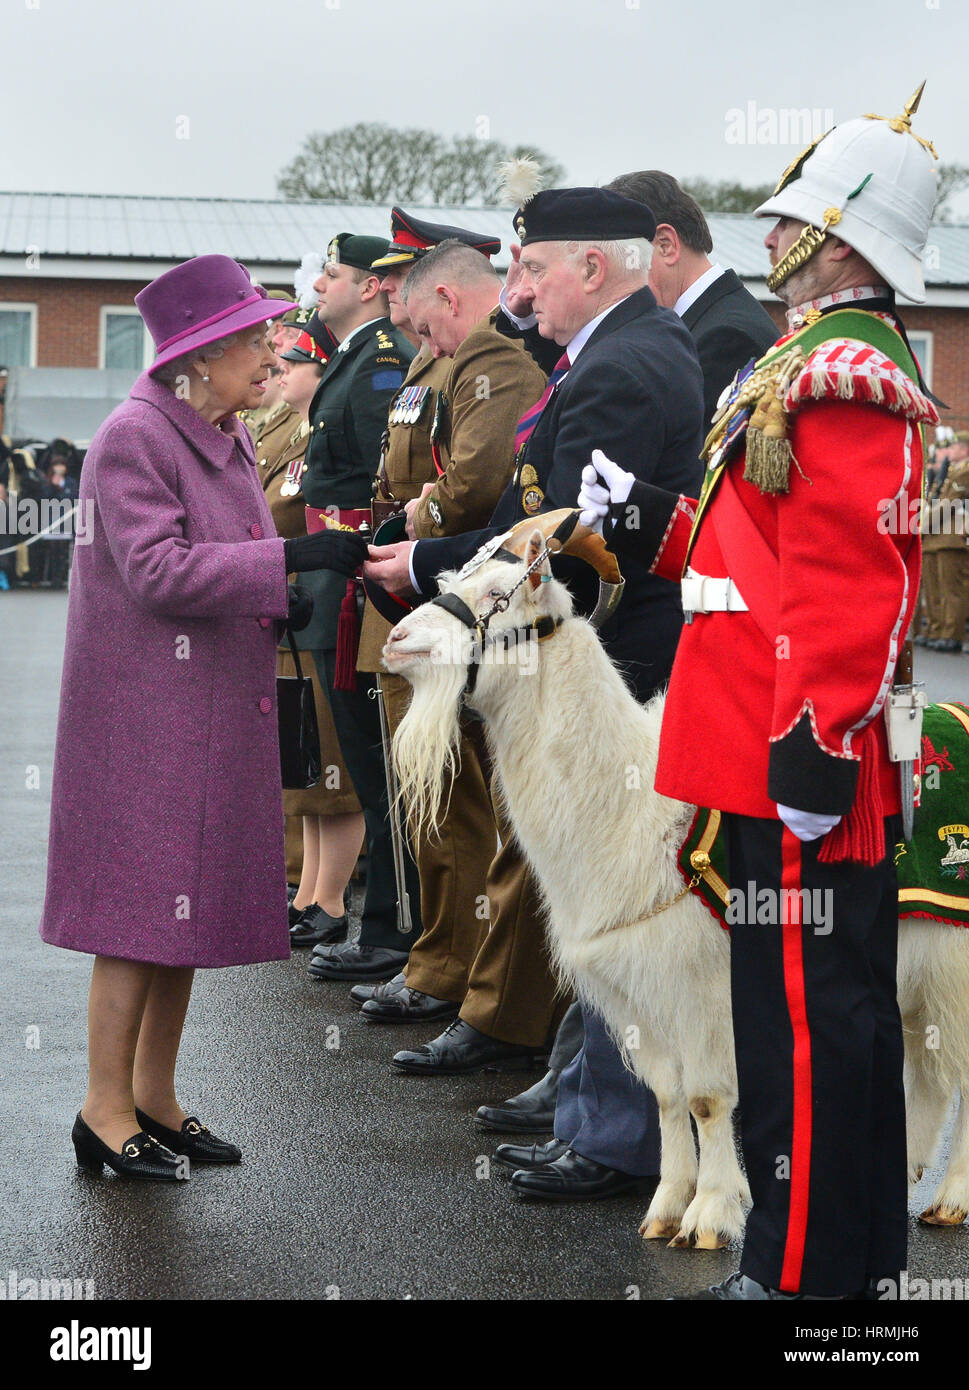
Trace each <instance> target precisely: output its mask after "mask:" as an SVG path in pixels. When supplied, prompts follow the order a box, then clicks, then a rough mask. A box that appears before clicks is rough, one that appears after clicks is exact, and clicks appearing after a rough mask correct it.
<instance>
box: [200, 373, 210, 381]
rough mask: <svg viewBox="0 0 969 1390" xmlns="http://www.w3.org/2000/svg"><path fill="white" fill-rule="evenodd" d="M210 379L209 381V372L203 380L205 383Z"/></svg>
mask: <svg viewBox="0 0 969 1390" xmlns="http://www.w3.org/2000/svg"><path fill="white" fill-rule="evenodd" d="M208 379H209V374H208V372H206V373H205V376H204V377H203V378H202V380H203V381H208Z"/></svg>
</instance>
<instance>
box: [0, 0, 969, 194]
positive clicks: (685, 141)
mask: <svg viewBox="0 0 969 1390" xmlns="http://www.w3.org/2000/svg"><path fill="white" fill-rule="evenodd" d="M967 52H969V4H967V0H880V3H879V5H878V6H877V8H868V7H865V8H864V9H863V8H861V7H859V6H858V5H857V4H854V5H851V4H849V3H847V0H810V3H809V4H806V5H792V4H790V3H783V4H777V5H775V6H773V7H771V6H769V5H767V4H766V3H761V0H735V3H733V4H729V3H719V2H718V0H679V3H674V4H672V5H670V4H665V3H664V4H659V3H657V2H656V0H485V3H484V4H480V5H475V6H472V5H470V4H468V3H467V0H262V2H260V0H231V3H230V0H225V3H216V0H162V3H158V4H150V3H146V2H145V0H2V3H0V55H2V70H0V71H2V77H0V83H2V88H0V90H2V92H3V105H4V113H5V120H4V127H5V130H4V135H3V139H2V144H0V150H2V154H0V169H2V171H3V172H2V175H0V187H2V188H3V189H5V190H14V189H16V190H27V191H34V190H36V191H44V192H55V191H56V192H78V193H142V194H151V193H158V194H167V195H179V194H181V195H186V196H190V195H194V196H198V195H210V196H224V197H240V196H241V197H273V196H274V195H275V176H276V174H277V172H278V170H279V169H280V168H281V167H282V166H283V165H284V164H285V163H287V162H288V161H289V160H290V159H291V158H292V157H293V155H294V154H295V153H296V152H297V150H298V148H299V145H300V142H301V140H302V139H303V137H304V136H305V135H306V134H307V133H308V132H310V131H312V130H324V131H325V130H333V129H336V128H338V127H339V126H342V125H348V124H351V123H353V122H356V121H363V120H367V121H386V122H389V123H392V124H399V125H418V126H427V127H431V128H433V129H436V130H439V131H441V132H442V133H445V134H468V133H474V132H475V130H476V129H477V130H478V131H479V132H480V130H481V129H482V126H481V124H480V118H481V117H486V118H487V120H488V122H489V124H490V134H491V136H492V138H494V139H497V140H502V141H504V142H506V143H507V144H510V145H511V144H519V143H521V144H527V145H535V146H538V147H540V148H541V149H542V150H544V151H546V152H547V153H549V154H551V155H554V156H555V157H556V158H557V159H558V160H559V161H560V163H562V164H563V165H564V166H565V167H566V169H567V170H568V174H569V180H570V181H571V182H574V183H586V182H589V183H593V182H600V181H605V180H607V179H610V178H612V177H613V176H614V175H616V174H617V173H620V172H625V171H627V170H630V169H634V168H644V167H645V168H649V167H659V168H665V169H667V170H669V171H670V172H671V173H674V174H676V175H677V176H678V177H680V178H689V177H691V176H695V175H702V176H706V177H708V178H713V179H732V180H737V181H740V182H743V183H764V182H769V181H773V180H774V179H775V178H776V177H777V175H778V174H779V173H780V171H781V169H783V168H784V166H785V165H786V164H788V163H789V162H790V160H791V159H792V158H793V156H794V155H795V154H796V153H797V151H798V150H799V149H800V148H801V147H802V145H803V144H804V143H805V142H804V140H803V139H802V138H801V132H800V130H798V129H795V130H794V131H793V132H791V131H787V132H785V131H783V129H779V130H778V131H777V135H778V136H781V135H784V134H787V135H788V137H789V138H788V141H787V143H780V142H779V141H778V143H774V144H763V143H751V140H750V138H749V137H751V136H753V137H754V138H756V136H757V134H758V130H759V131H760V132H761V134H764V133H769V130H768V125H769V121H770V119H771V117H770V113H771V112H773V113H775V119H776V120H777V121H778V122H781V120H782V113H783V112H784V111H785V110H789V109H793V108H797V109H800V108H809V109H810V110H812V111H815V112H816V113H817V117H816V119H817V120H819V121H821V122H822V124H821V127H820V128H821V129H823V128H824V126H825V124H826V117H827V113H829V112H830V113H832V114H833V117H834V119H835V120H836V121H841V120H845V119H847V118H848V117H851V116H856V115H860V114H862V113H865V112H869V111H874V112H877V113H879V114H881V115H893V114H895V113H896V112H898V111H899V110H901V108H902V106H903V105H904V103H905V101H906V100H907V99H908V97H909V96H910V94H911V92H912V90H913V88H914V87H915V86H916V85H917V83H918V82H919V81H920V80H921V79H922V78H923V77H926V78H928V86H927V88H926V94H925V97H924V99H923V102H922V108H921V111H920V113H919V115H918V116H917V117H916V123H915V128H916V130H918V131H919V132H920V133H921V134H923V135H925V136H928V137H929V138H930V139H931V140H933V142H934V143H935V146H936V149H937V150H938V153H939V158H940V160H941V161H942V162H943V163H945V162H949V163H960V164H969V120H967V116H966V82H967V79H966V58H967ZM751 103H752V104H753V105H750V104H751ZM737 111H742V112H743V113H744V120H743V122H742V123H738V118H737V116H736V115H734V116H732V117H731V116H730V114H729V113H731V112H737ZM748 111H749V112H751V113H752V117H753V119H752V120H751V122H750V126H749V129H748V116H747V113H748ZM765 113H766V114H765ZM185 117H187V118H188V123H187V133H188V137H189V138H187V139H185V138H181V139H180V138H177V132H178V131H179V130H180V131H181V133H182V134H183V135H184V134H185V133H186V122H185V120H184V119H182V120H181V123H180V125H179V118H185ZM758 122H759V124H758ZM792 134H793V137H794V138H793V140H791V139H790V136H791V135H792ZM738 136H739V137H740V138H739V139H738ZM960 211H962V212H963V215H969V214H967V210H966V204H965V201H963V202H962V205H961V208H960Z"/></svg>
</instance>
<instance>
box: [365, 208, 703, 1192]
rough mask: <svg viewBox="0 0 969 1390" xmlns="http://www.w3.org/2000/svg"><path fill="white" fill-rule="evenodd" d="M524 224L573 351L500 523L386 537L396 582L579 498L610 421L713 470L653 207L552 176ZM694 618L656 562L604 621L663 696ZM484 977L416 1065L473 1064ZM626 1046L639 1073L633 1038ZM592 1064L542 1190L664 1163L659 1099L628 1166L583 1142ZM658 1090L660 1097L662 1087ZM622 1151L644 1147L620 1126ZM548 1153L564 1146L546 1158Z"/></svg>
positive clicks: (656, 463)
mask: <svg viewBox="0 0 969 1390" xmlns="http://www.w3.org/2000/svg"><path fill="white" fill-rule="evenodd" d="M515 225H516V229H517V230H518V232H519V235H520V236H521V240H522V253H521V260H520V265H521V267H522V272H523V273H522V276H521V277H520V279H519V284H518V291H519V295H522V296H524V298H525V299H527V301H528V303H529V305H530V306H531V308H532V309H533V310H534V314H535V322H536V323H537V326H538V328H539V331H540V332H541V334H542V336H543V338H546V339H549V340H554V341H555V342H556V343H557V344H558V345H559V347H560V349H561V348H565V349H566V351H565V352H564V353H562V354H561V355H560V357H559V360H558V363H557V365H556V367H555V369H554V370H553V373H552V376H551V378H550V382H549V389H548V390H547V391H546V394H545V395H544V396H543V397H542V399H541V400H540V401H539V402H538V403H537V404H536V406H535V407H533V409H532V410H531V411H529V412H528V413H527V414H526V416H525V417H524V418H523V419H522V421H521V422H520V425H519V430H518V439H517V443H518V451H517V455H516V469H515V474H514V476H513V478H512V481H511V483H510V484H509V486H508V488H507V489H506V490H505V493H504V494H503V496H502V498H501V500H500V501H499V503H498V507H497V508H496V510H495V513H494V516H493V517H492V525H491V527H489V528H488V529H487V530H484V531H479V532H475V533H472V534H470V535H465V536H459V537H454V538H448V539H446V540H441V541H422V542H418V543H417V545H416V546H411V545H404V546H395V547H386V548H385V549H382V550H381V551H372V552H371V553H372V555H373V561H372V563H371V564H369V565H368V566H367V567H366V572H367V573H368V574H369V575H370V576H371V577H372V578H374V579H376V580H377V581H378V582H382V583H384V584H385V585H386V587H388V588H390V589H392V590H395V591H402V590H405V589H407V588H410V589H412V590H416V591H417V592H418V593H420V594H422V595H426V596H430V595H432V594H433V593H434V592H435V588H436V585H435V582H434V580H435V576H436V575H437V574H439V573H440V572H441V571H442V570H444V569H450V568H454V567H460V566H461V565H462V564H463V563H464V562H465V561H466V560H468V559H469V558H470V557H471V555H472V554H473V553H474V551H475V550H476V549H477V547H478V546H479V545H480V544H481V543H482V542H483V541H484V540H486V539H488V538H489V537H490V536H492V535H496V534H500V533H501V532H502V531H503V530H505V529H507V528H508V527H509V526H511V525H513V524H514V523H515V522H517V521H520V520H522V519H523V518H527V517H529V516H533V515H535V514H537V513H538V512H541V511H545V510H550V509H555V508H557V507H564V506H571V505H573V503H574V495H575V494H574V493H573V492H572V489H573V488H574V487H575V486H576V482H577V480H578V479H579V477H580V474H581V470H582V468H583V466H584V465H585V464H586V463H587V462H588V461H589V457H590V454H591V449H592V447H593V444H594V441H595V439H596V438H597V437H598V436H600V435H601V434H602V433H606V434H608V435H609V437H610V439H611V440H613V441H615V445H614V447H615V448H617V449H618V450H620V451H621V455H622V457H623V459H624V460H625V461H626V462H625V466H626V467H627V468H629V469H631V470H632V471H634V472H635V473H636V474H637V476H639V477H649V478H655V477H657V476H660V475H662V476H668V477H673V476H675V477H681V478H691V479H693V480H695V481H698V480H699V476H700V473H701V468H700V464H699V461H698V451H699V445H700V441H701V423H702V384H701V374H700V370H699V365H698V362H697V359H696V353H695V350H694V348H693V345H692V342H691V339H690V336H689V334H688V332H687V331H686V329H685V328H684V327H683V325H682V324H681V323H680V321H679V320H678V319H677V318H676V316H675V315H674V314H672V313H670V312H669V310H665V309H662V308H660V307H659V306H658V305H657V303H656V300H655V298H654V297H653V295H652V293H651V291H650V290H649V288H648V286H647V284H646V276H647V269H648V265H649V257H650V247H649V245H648V242H649V240H650V239H651V238H652V235H653V233H654V231H655V225H654V222H653V218H652V215H651V213H650V211H649V209H648V208H645V207H643V205H642V204H641V203H635V202H633V201H632V200H630V199H628V198H625V197H622V196H620V195H617V194H615V193H612V192H611V191H608V190H604V189H565V190H548V191H546V192H544V193H539V194H536V195H535V197H534V198H532V199H531V200H530V201H529V202H528V203H526V205H525V207H524V208H523V209H522V210H520V212H519V213H518V214H517V216H516V219H515ZM555 569H556V573H557V574H558V575H559V576H560V577H562V578H564V579H565V580H566V581H567V582H568V584H569V587H570V589H571V590H572V593H573V596H574V597H575V599H576V604H577V607H578V608H579V609H580V611H584V612H590V611H591V609H592V607H593V605H594V601H595V597H596V594H595V589H596V585H595V578H594V576H590V574H589V572H588V571H587V569H586V567H584V566H581V565H578V564H576V563H575V562H570V561H568V560H563V559H557V560H556V561H555ZM590 581H591V582H590ZM681 622H682V615H681V609H680V603H679V595H678V593H677V592H676V590H675V589H674V588H672V587H671V586H670V585H668V584H665V583H663V582H660V581H657V580H656V578H655V576H653V575H651V574H650V573H649V571H648V569H647V568H646V567H643V566H630V567H629V568H628V569H627V571H626V592H625V596H624V598H623V602H622V604H621V605H620V608H619V610H618V612H617V613H616V615H615V616H614V617H613V618H612V619H610V620H609V621H608V622H607V623H606V624H605V625H604V626H603V628H602V629H601V631H600V635H601V637H602V640H603V643H604V645H605V647H606V650H607V651H608V652H609V654H610V656H612V657H613V658H614V659H615V660H616V661H617V662H619V663H620V664H621V667H622V669H623V671H624V674H625V675H626V678H627V680H628V681H629V684H630V686H631V688H632V689H633V692H634V693H635V694H636V696H637V698H639V699H641V700H645V699H647V698H649V696H650V695H651V694H653V693H654V691H655V690H656V689H658V688H659V687H660V686H661V685H662V684H663V683H664V682H665V680H666V679H667V677H668V675H669V671H670V667H671V664H672V658H673V654H674V651H675V648H676V643H677V640H678V637H679V631H680V625H681ZM474 990H475V972H474V970H472V973H471V980H470V984H469V994H468V997H467V998H466V1000H465V1003H464V1005H463V1006H462V1010H461V1016H460V1017H459V1019H458V1021H457V1023H456V1024H452V1025H451V1027H450V1029H449V1030H447V1032H446V1033H445V1034H443V1035H442V1036H441V1037H440V1038H437V1039H435V1040H434V1041H433V1042H432V1043H430V1044H428V1045H427V1046H426V1047H425V1048H424V1049H420V1050H419V1051H418V1052H417V1053H412V1054H408V1058H410V1059H413V1060H412V1062H411V1063H410V1065H411V1066H413V1065H415V1064H416V1063H417V1062H418V1061H419V1058H420V1055H421V1053H426V1054H428V1059H429V1060H433V1061H434V1062H435V1063H436V1064H437V1066H436V1069H437V1070H440V1069H441V1066H440V1063H441V1062H442V1060H444V1059H446V1058H447V1057H448V1056H451V1057H453V1058H454V1060H455V1065H454V1069H455V1070H458V1069H461V1070H465V1069H467V1068H466V1066H464V1065H462V1063H463V1062H465V1061H466V1060H467V1059H468V1058H469V1057H473V1056H475V1055H477V1054H481V1055H484V1054H486V1053H488V1052H489V1051H491V1050H493V1044H494V1042H495V1040H494V1039H488V1038H484V1037H483V1036H482V1035H481V1034H480V1033H479V1032H477V1031H476V1030H475V1029H474V1028H473V1027H472V1026H471V1025H470V1024H469V1023H468V1021H467V1020H468V1017H469V1016H473V1008H474ZM586 1026H587V1030H588V1033H589V1035H590V1036H594V1037H595V1043H596V1045H595V1046H594V1047H593V1048H592V1049H591V1052H592V1053H593V1054H595V1056H598V1054H599V1052H600V1051H602V1049H601V1048H599V1047H598V1043H599V1042H600V1041H604V1038H603V1037H602V1036H601V1025H598V1024H597V1022H596V1020H594V1019H593V1018H592V1017H590V1016H588V1015H587V1017H586ZM498 1041H499V1042H500V1040H498ZM536 1041H538V1040H536ZM495 1055H496V1056H500V1055H501V1053H500V1052H498V1053H495ZM615 1062H616V1064H617V1067H618V1070H619V1071H621V1072H622V1073H623V1075H624V1077H625V1078H627V1079H628V1083H629V1084H630V1085H632V1086H635V1085H636V1083H635V1082H634V1081H633V1079H632V1077H631V1075H630V1074H629V1073H628V1072H626V1071H625V1070H624V1068H623V1067H622V1064H621V1061H620V1059H619V1057H618V1054H615ZM580 1070H581V1065H580ZM587 1070H588V1069H587ZM587 1070H586V1072H583V1073H582V1075H581V1077H580V1079H579V1081H578V1090H579V1091H580V1092H581V1095H582V1103H581V1104H580V1105H579V1106H578V1107H577V1109H576V1114H575V1116H574V1122H575V1125H577V1126H578V1128H577V1129H576V1128H570V1130H569V1131H568V1132H566V1131H565V1130H560V1131H558V1132H557V1139H558V1145H557V1152H555V1153H553V1152H552V1151H551V1149H550V1151H549V1153H548V1154H545V1155H543V1154H541V1152H539V1154H538V1155H537V1157H538V1159H539V1166H540V1168H543V1169H544V1168H547V1169H548V1170H550V1172H548V1173H547V1174H545V1177H546V1181H547V1183H548V1186H549V1190H548V1191H546V1192H540V1191H536V1192H535V1193H534V1195H541V1196H544V1195H549V1196H551V1195H558V1196H577V1195H578V1196H605V1195H608V1194H609V1193H610V1192H614V1191H621V1190H624V1189H626V1188H629V1187H630V1186H633V1185H636V1184H637V1183H638V1182H639V1181H640V1179H642V1178H643V1177H646V1176H648V1175H649V1174H650V1173H654V1172H655V1171H656V1170H657V1167H658V1152H659V1143H658V1133H657V1127H656V1123H655V1114H654V1116H653V1122H652V1124H651V1125H648V1126H647V1128H648V1130H649V1133H648V1136H647V1138H646V1139H645V1140H644V1141H643V1142H640V1140H641V1138H642V1136H637V1145H638V1153H637V1157H636V1159H635V1160H631V1161H630V1162H629V1163H627V1164H626V1166H625V1167H623V1166H622V1165H621V1164H620V1163H617V1162H615V1153H614V1149H613V1148H612V1147H610V1148H608V1149H595V1146H594V1145H593V1144H591V1143H590V1144H587V1145H584V1147H582V1148H581V1149H573V1148H572V1147H571V1143H572V1141H573V1140H577V1142H579V1143H580V1144H581V1143H582V1139H581V1136H579V1134H578V1131H579V1130H581V1131H582V1133H583V1134H585V1133H586V1132H587V1131H588V1132H589V1133H591V1130H592V1128H593V1127H594V1126H589V1125H588V1124H587V1123H586V1122H587V1121H588V1120H589V1119H590V1109H591V1108H594V1107H595V1086H594V1085H593V1084H592V1078H591V1076H590V1075H588V1074H587ZM643 1095H645V1096H646V1097H647V1098H648V1092H645V1091H643ZM630 1109H631V1106H630V1105H626V1104H625V1100H624V1098H620V1100H619V1103H618V1105H613V1104H610V1111H611V1113H612V1119H613V1120H615V1118H616V1112H618V1113H619V1114H620V1115H621V1114H623V1113H626V1112H629V1111H630ZM614 1127H615V1126H613V1128H614ZM621 1127H622V1125H621V1121H620V1122H619V1128H620V1129H621ZM601 1128H603V1129H605V1128H608V1126H601ZM553 1142H554V1141H553ZM593 1149H595V1151H593ZM615 1152H621V1153H625V1152H628V1149H624V1148H623V1145H622V1143H621V1142H620V1143H618V1144H617V1145H616V1146H615ZM543 1158H548V1159H553V1158H554V1162H551V1163H548V1164H542V1163H541V1160H542V1159H543ZM525 1176H527V1177H529V1178H532V1177H533V1176H535V1174H532V1173H529V1174H527V1175H525ZM553 1189H554V1190H553Z"/></svg>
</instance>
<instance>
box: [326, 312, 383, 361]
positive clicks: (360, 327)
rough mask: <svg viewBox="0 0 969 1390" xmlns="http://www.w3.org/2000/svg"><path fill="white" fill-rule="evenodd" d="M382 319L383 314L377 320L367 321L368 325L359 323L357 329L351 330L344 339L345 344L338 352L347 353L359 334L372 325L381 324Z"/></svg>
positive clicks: (342, 344) (341, 345)
mask: <svg viewBox="0 0 969 1390" xmlns="http://www.w3.org/2000/svg"><path fill="white" fill-rule="evenodd" d="M382 318H383V314H378V315H377V317H376V318H373V319H367V322H366V323H358V324H357V326H356V328H351V329H350V332H349V333H348V334H347V336H346V337H345V338H344V339H343V342H342V343H341V344H340V346H339V347H338V348H337V352H346V350H347V348H348V346H349V345H350V343H351V341H352V340H353V339H354V338H355V337H356V335H357V334H358V333H361V332H362V331H363V329H365V328H369V327H370V325H371V324H372V323H379V322H380V320H381V319H382Z"/></svg>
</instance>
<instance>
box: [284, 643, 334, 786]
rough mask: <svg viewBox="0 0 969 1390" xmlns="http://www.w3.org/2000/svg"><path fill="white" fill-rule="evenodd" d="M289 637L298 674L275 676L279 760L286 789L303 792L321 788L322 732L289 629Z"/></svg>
mask: <svg viewBox="0 0 969 1390" xmlns="http://www.w3.org/2000/svg"><path fill="white" fill-rule="evenodd" d="M286 636H287V638H288V640H289V648H290V651H291V652H292V653H293V660H294V661H295V662H296V675H295V676H277V677H276V709H277V712H278V716H279V761H280V767H281V770H282V776H283V787H284V788H285V789H286V790H287V791H303V790H305V789H306V788H307V787H315V786H318V785H319V781H320V777H321V776H322V772H323V759H322V757H321V755H320V729H319V725H318V724H317V722H316V699H315V697H314V695H313V682H312V681H311V680H310V679H309V678H308V677H307V676H304V675H303V668H302V666H301V665H300V660H299V648H298V647H297V645H296V643H295V642H294V641H293V634H292V633H291V632H290V631H289V629H288V628H287V629H286ZM311 659H312V658H311Z"/></svg>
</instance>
